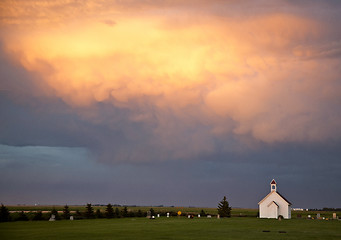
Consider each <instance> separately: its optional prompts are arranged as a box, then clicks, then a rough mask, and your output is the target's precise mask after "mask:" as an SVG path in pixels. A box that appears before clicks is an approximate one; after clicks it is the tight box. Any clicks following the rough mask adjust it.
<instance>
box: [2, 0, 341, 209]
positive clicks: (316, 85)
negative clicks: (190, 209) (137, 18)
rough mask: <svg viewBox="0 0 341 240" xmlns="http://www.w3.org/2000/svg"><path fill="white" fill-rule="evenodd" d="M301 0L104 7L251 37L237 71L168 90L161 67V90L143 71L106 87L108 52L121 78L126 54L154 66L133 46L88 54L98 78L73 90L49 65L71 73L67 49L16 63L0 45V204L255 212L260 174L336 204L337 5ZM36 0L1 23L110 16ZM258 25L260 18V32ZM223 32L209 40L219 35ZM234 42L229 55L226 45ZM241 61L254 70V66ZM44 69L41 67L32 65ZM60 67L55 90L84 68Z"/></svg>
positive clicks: (307, 203)
mask: <svg viewBox="0 0 341 240" xmlns="http://www.w3.org/2000/svg"><path fill="white" fill-rule="evenodd" d="M288 2H289V4H288ZM309 2H310V1H309ZM309 2H304V1H300V2H299V3H297V2H292V1H281V2H276V3H273V2H271V3H269V2H268V1H260V2H259V3H260V5H258V6H256V5H255V4H254V3H253V1H244V2H243V3H240V1H229V2H228V3H227V2H226V1H214V2H212V1H210V2H208V1H200V3H199V4H198V1H175V2H174V1H125V2H124V3H122V4H119V3H115V2H114V3H113V4H114V6H116V5H119V6H120V7H119V8H118V9H119V11H122V12H124V13H126V14H127V15H129V13H128V12H129V11H139V12H148V13H153V14H152V15H161V16H163V18H162V21H160V25H158V27H159V28H160V29H161V30H162V31H166V30H170V29H171V30H174V31H175V30H179V29H182V28H183V29H185V28H186V27H187V25H188V26H191V27H192V26H198V25H197V24H199V23H200V24H202V25H200V26H203V28H204V26H205V24H208V22H207V20H208V18H207V16H209V17H213V18H214V19H215V22H214V23H219V24H222V28H221V30H226V31H231V33H233V32H234V33H235V36H237V38H236V39H234V40H236V41H237V40H243V39H244V40H245V38H247V39H250V41H251V43H252V44H248V45H246V47H245V49H247V48H248V47H250V46H253V45H255V46H259V48H252V49H253V50H252V51H251V52H252V56H253V57H254V58H245V59H242V61H241V62H240V64H234V65H233V61H231V60H229V61H230V62H229V64H232V67H233V68H236V69H237V70H238V67H240V66H242V67H245V69H243V70H242V71H241V70H240V72H236V73H232V72H231V73H230V74H225V72H223V74H221V75H219V74H215V73H214V72H213V70H212V71H211V72H209V71H206V72H203V73H202V74H203V75H204V76H205V78H207V79H206V81H204V82H202V83H201V84H202V85H200V84H198V86H191V85H190V84H188V85H185V87H183V88H180V87H178V88H176V89H175V90H174V91H168V92H167V90H168V88H167V87H169V86H172V80H173V79H172V78H171V77H172V76H170V75H171V74H169V75H167V74H164V75H162V76H163V77H164V78H162V80H164V81H169V82H167V83H166V84H164V85H161V83H163V82H162V81H160V82H158V81H157V80H159V79H158V78H155V79H154V78H153V77H150V76H148V77H146V78H143V79H142V82H139V81H137V80H138V78H136V79H135V78H134V77H130V78H128V77H125V75H126V71H123V72H124V75H122V76H123V77H122V79H123V80H121V81H122V85H119V84H118V86H116V85H113V86H111V85H110V84H108V82H110V81H109V80H112V79H111V78H108V79H106V78H105V77H103V76H106V75H105V73H103V72H101V71H100V70H101V68H100V67H101V65H102V62H100V60H103V62H104V60H108V61H109V62H110V64H109V66H110V67H111V66H113V65H112V64H111V63H113V62H115V61H118V60H122V62H123V64H122V65H119V67H117V69H115V71H113V70H111V71H109V73H106V74H107V75H111V74H112V75H114V74H117V75H118V74H119V68H120V67H121V66H126V64H127V63H129V64H130V65H129V67H130V68H129V70H128V71H131V72H132V73H134V72H135V71H137V70H136V69H138V67H141V66H143V67H144V68H148V67H150V69H152V70H153V71H151V72H150V74H152V73H154V72H156V71H157V70H159V69H157V68H153V65H150V66H149V65H148V64H147V62H145V61H143V64H140V62H139V61H140V59H138V58H137V60H136V59H132V58H131V56H133V55H132V54H130V55H129V54H128V55H127V56H125V57H122V58H118V57H117V56H116V55H115V56H114V57H110V58H108V59H107V58H104V59H102V58H96V59H95V60H93V58H94V57H93V56H92V55H91V60H92V61H90V63H92V64H97V65H95V67H93V66H92V65H91V64H90V65H89V66H88V65H86V67H89V68H90V69H91V70H93V69H95V70H94V71H93V72H92V71H90V73H91V74H93V73H94V72H95V73H96V74H94V75H93V76H96V77H98V79H100V80H101V81H100V82H98V83H97V82H95V84H93V85H90V87H88V88H86V87H85V88H80V89H76V90H77V91H73V90H74V89H71V90H70V92H67V91H66V93H65V92H64V91H60V92H58V90H60V89H59V88H58V87H60V86H59V82H56V81H55V80H60V79H59V78H58V77H60V75H58V72H57V71H56V69H58V67H61V68H62V67H65V65H67V67H69V64H71V67H70V68H72V66H73V65H72V64H73V63H74V62H72V61H71V62H70V61H68V60H69V59H68V58H66V64H65V65H58V64H56V65H53V62H49V59H48V58H46V59H39V64H37V65H34V64H33V67H32V66H31V65H30V64H28V63H27V62H25V61H26V60H27V59H25V58H23V59H24V60H25V61H24V60H22V59H20V60H22V62H20V61H16V59H14V58H15V57H13V56H12V55H11V54H14V53H13V52H11V51H8V49H7V48H6V46H5V45H4V44H2V45H1V46H2V48H1V52H0V144H1V145H0V168H1V172H2V174H1V176H0V191H1V193H2V194H1V199H0V202H3V203H5V204H11V203H12V204H13V203H31V204H33V203H42V204H44V203H45V204H64V203H68V204H82V203H85V202H94V203H96V202H97V203H108V202H111V203H121V204H141V205H144V204H145V205H148V204H153V205H156V204H165V205H184V206H188V205H196V206H211V207H215V206H216V203H217V202H218V201H219V200H220V199H221V197H222V196H223V195H227V196H228V198H229V200H230V202H231V204H232V206H233V207H254V208H255V207H257V203H258V201H259V200H260V199H261V198H262V197H264V196H265V195H266V194H267V193H268V190H269V182H270V180H271V179H272V178H276V180H277V182H278V184H279V191H280V192H281V193H283V195H285V196H286V197H287V198H288V199H289V200H290V201H291V202H293V203H294V206H295V207H304V208H306V207H326V206H328V207H340V206H338V204H339V202H338V199H340V197H341V195H340V192H339V191H338V186H339V185H340V183H341V178H340V175H339V174H338V173H339V170H340V161H339V158H340V156H341V152H340V149H339V146H340V116H341V112H340V107H339V104H340V76H341V72H340V71H341V70H340V68H339V65H340V41H339V39H340V36H341V32H340V31H339V30H338V28H337V25H338V22H339V20H340V19H339V18H340V16H341V15H340V14H339V4H338V3H337V2H334V1H328V2H326V3H321V2H317V1H314V3H313V4H309ZM39 3H41V2H38V5H35V6H36V7H37V8H38V9H43V10H44V11H42V12H40V14H41V15H39V16H37V18H32V19H31V18H30V17H29V16H31V15H32V12H30V11H33V12H36V11H37V9H34V8H33V10H32V9H28V10H27V12H25V14H24V16H18V18H15V17H13V16H8V14H10V12H6V14H5V15H4V16H3V17H2V18H1V23H2V24H5V25H6V24H9V25H8V26H12V25H13V24H14V25H15V24H19V25H20V24H22V25H23V26H24V25H25V24H31V23H32V21H33V22H34V23H35V24H36V25H39V24H42V23H46V22H63V23H64V21H63V19H64V20H65V19H67V21H66V22H68V23H69V21H68V20H70V19H75V18H77V17H79V16H81V15H82V14H84V15H85V16H87V17H88V18H89V19H87V20H89V21H90V22H92V21H93V20H95V22H97V23H98V22H99V23H100V22H102V23H103V22H104V23H105V24H107V25H110V26H113V25H115V24H116V21H113V20H108V19H116V16H118V15H119V14H117V15H115V14H113V15H111V13H112V12H110V11H108V12H106V14H104V15H96V14H95V13H97V12H101V11H99V10H103V9H104V8H108V9H112V5H110V6H107V5H106V4H105V2H103V3H102V2H97V3H94V5H91V6H92V7H91V8H90V9H87V8H86V7H84V6H85V5H83V4H80V3H76V2H75V3H71V5H68V6H67V7H71V8H70V9H69V10H66V7H65V6H64V5H63V4H51V5H49V4H47V7H43V8H42V7H41V6H40V5H39ZM28 4H30V3H28ZM43 5H44V4H43ZM1 6H2V7H4V5H1ZM8 6H9V5H8ZM39 6H40V7H39ZM44 6H45V5H44ZM321 6H322V8H321ZM13 7H14V8H22V6H19V5H14V6H13ZM79 7H80V8H79ZM83 7H84V8H83ZM1 9H2V10H3V8H1ZM75 10H77V11H75ZM86 10H87V11H86ZM2 12H3V11H2ZM14 12H15V11H14ZM179 12H182V13H186V14H176V13H179ZM198 12H203V13H205V14H202V15H196V14H197V13H198ZM49 13H51V15H49ZM281 14H286V15H284V16H283V15H281ZM147 15H148V14H147ZM278 15H279V17H278ZM108 16H110V18H108ZM172 16H175V17H174V18H173V17H172ZM274 16H275V17H274ZM276 16H277V17H276ZM20 17H21V18H22V19H20ZM103 19H106V20H103ZM217 19H218V20H217ZM302 19H303V21H301V20H302ZM248 20H252V21H250V24H251V25H249V22H247V21H248ZM269 20H270V21H269ZM233 21H236V22H238V24H235V23H233ZM272 21H274V22H275V24H273V25H272V24H271V23H273V22H272ZM288 22H289V23H290V24H291V25H290V24H288ZM179 23H181V24H182V23H184V24H183V25H181V26H178V25H179ZM265 23H266V24H265ZM267 23H270V24H268V25H267ZM186 24H187V25H186ZM224 24H227V25H224ZM243 24H244V25H243ZM252 24H253V25H252ZM261 24H264V26H265V27H264V28H260V27H259V26H260V25H261ZM101 25H102V26H103V24H101ZM118 25H120V24H117V26H116V25H115V27H114V28H116V27H118ZM6 26H7V25H6ZM58 26H59V27H60V25H58ZM243 26H245V27H246V28H243ZM105 27H106V26H105ZM223 27H225V28H223ZM32 28H33V27H32ZM114 28H112V29H114ZM110 29H111V28H110ZM199 29H201V27H199ZM245 29H246V30H245ZM5 30H6V31H8V29H7V28H6V29H5V28H4V31H3V32H2V33H1V34H0V36H1V37H2V38H5V36H6V34H5ZM232 30H233V31H232ZM106 31H107V30H106ZM302 31H304V34H303V33H302ZM231 35H233V34H231ZM198 36H199V38H198V39H199V40H200V36H201V35H198ZM227 36H229V35H228V34H227V35H222V36H220V37H222V38H223V39H225V38H226V39H227V40H230V39H229V38H228V37H227ZM180 37H181V35H178V36H177V37H176V39H177V38H180ZM201 37H202V36H201ZM214 37H216V38H219V36H212V39H213V40H214V39H215V38H214ZM224 37H225V38H224ZM210 38H211V36H210ZM198 39H195V42H197V40H198ZM183 40H192V39H186V38H184V39H183ZM173 41H175V40H173V39H172V41H171V42H170V43H173ZM215 43H216V44H217V46H220V45H219V43H220V42H215ZM224 43H225V42H224ZM139 44H140V43H139ZM154 44H155V43H154ZM178 44H180V42H179V43H178ZM14 45H15V44H14ZM35 46H36V45H35ZM170 46H177V45H176V44H173V45H172V44H170ZM184 46H185V47H186V46H187V45H184ZM188 46H190V45H188ZM188 46H187V47H188ZM208 46H211V45H208ZM228 46H229V44H226V46H225V45H224V48H223V49H225V47H226V48H227V47H228ZM154 47H157V46H154V45H153V49H154ZM238 47H239V45H238V44H237V45H236V47H234V48H228V49H227V50H229V51H230V52H232V53H233V50H235V49H238ZM159 49H160V48H159ZM161 49H162V46H161ZM175 49H176V48H175ZM210 49H211V48H210ZM139 50H141V49H139ZM142 50H144V49H143V48H142ZM142 50H141V51H142ZM225 50H226V49H225ZM211 51H212V53H214V54H211V55H209V56H210V57H217V58H218V60H219V58H221V60H222V61H223V60H224V57H225V55H223V56H222V55H221V51H220V50H219V49H218V51H217V52H214V48H212V49H211ZM43 53H44V52H43ZM148 53H149V52H148ZM247 53H249V52H247ZM105 54H108V52H106V51H105ZM276 54H278V55H276ZM39 56H40V55H38V57H39ZM42 56H43V57H44V56H45V55H44V54H42ZM68 56H69V55H68ZM181 56H182V55H181ZM241 56H243V55H241ZM58 60H60V58H59V59H58ZM97 60H99V63H97V62H96V61H97ZM244 60H245V61H244ZM252 61H255V62H256V63H257V64H259V65H257V64H255V65H254V66H255V67H252ZM75 62H76V63H77V64H75V66H76V67H81V66H82V65H81V64H82V63H81V59H78V58H77V59H76V61H75ZM85 62H86V61H85ZM58 63H60V62H58ZM137 63H138V64H137ZM237 63H238V62H237ZM25 64H26V65H25ZM134 64H136V65H134ZM207 64H209V62H207ZM229 64H226V65H224V67H223V68H222V69H223V70H225V68H228V67H230V65H229ZM42 65H43V68H44V71H45V70H46V68H48V71H47V72H48V74H46V75H44V74H45V72H44V71H43V73H44V74H40V72H39V71H41V69H40V68H41V67H42ZM30 67H31V68H30ZM213 67H215V66H213ZM232 67H231V68H232ZM92 68H93V69H92ZM144 68H143V69H144ZM110 69H111V68H110ZM213 69H215V68H213ZM264 69H265V70H264ZM106 70H107V69H106ZM116 70H117V71H116ZM216 70H221V69H216ZM55 71H56V72H57V74H56V72H55ZM86 73H88V72H86ZM129 73H130V72H129ZM147 73H148V72H147ZM166 73H167V72H166ZM200 73H201V72H200ZM226 75H228V77H231V78H232V80H231V81H230V82H229V83H231V84H225V83H224V84H223V83H222V82H221V80H220V78H223V77H226ZM55 76H57V77H55ZM65 76H66V77H67V79H66V80H65V79H62V80H63V81H62V82H61V83H60V85H61V84H62V83H63V84H64V85H63V86H64V88H66V89H68V88H67V87H68V86H72V84H73V83H76V82H79V81H78V80H80V79H82V77H84V75H81V78H79V79H78V78H77V76H76V77H75V78H76V79H71V78H70V79H69V75H68V74H66V75H65ZM65 76H64V75H62V77H65ZM85 76H87V75H85ZM93 76H91V77H93ZM200 76H201V75H200ZM250 76H251V77H250ZM44 77H45V78H46V79H49V81H50V82H47V81H45V80H46V79H45V78H44ZM53 77H55V78H53ZM110 77H111V76H110ZM143 77H144V76H143ZM257 77H258V78H257ZM51 79H52V80H51ZM146 79H147V80H146ZM184 79H185V78H184ZM264 79H265V80H264ZM267 79H270V80H271V81H268V82H267V81H266V80H267ZM64 80H65V81H64ZM90 80H93V79H90ZM102 80H103V81H102ZM258 80H259V81H258ZM90 82H91V81H90ZM180 82H181V81H180ZM182 82H183V81H182ZM120 83H121V82H120ZM106 84H108V85H109V87H107V85H106ZM148 84H150V86H151V87H149V86H147V85H148ZM205 84H206V85H205ZM51 85H52V86H54V87H51ZM160 85H161V86H162V87H160ZM204 85H205V86H204ZM82 87H84V86H83V85H82ZM64 88H63V87H62V88H61V89H62V90H65V89H64ZM108 89H109V90H110V91H109V90H108ZM160 89H161V90H160ZM93 90H94V91H93ZM95 90H96V91H95ZM97 90H98V91H97ZM107 90H108V91H107ZM101 91H103V92H101ZM106 91H107V92H106ZM84 92H85V93H86V94H85V95H86V97H88V98H90V99H91V100H90V101H89V102H86V104H83V105H81V104H77V102H73V99H74V98H76V97H75V95H76V94H79V95H81V94H82V93H84ZM108 92H109V93H110V94H108ZM208 93H212V94H211V95H209V94H208ZM236 93H238V94H236ZM120 94H121V95H120ZM226 99H228V101H227V100H226ZM87 104H88V105H87Z"/></svg>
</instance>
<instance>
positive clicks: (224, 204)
mask: <svg viewBox="0 0 341 240" xmlns="http://www.w3.org/2000/svg"><path fill="white" fill-rule="evenodd" d="M218 214H219V215H220V217H231V208H230V207H229V202H228V201H227V200H226V196H224V198H223V200H222V201H220V202H219V205H218Z"/></svg>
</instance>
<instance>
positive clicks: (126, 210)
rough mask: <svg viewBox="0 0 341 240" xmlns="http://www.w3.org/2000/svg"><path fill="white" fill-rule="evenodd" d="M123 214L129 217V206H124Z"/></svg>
mask: <svg viewBox="0 0 341 240" xmlns="http://www.w3.org/2000/svg"><path fill="white" fill-rule="evenodd" d="M122 216H123V217H128V208H127V207H124V208H123V209H122Z"/></svg>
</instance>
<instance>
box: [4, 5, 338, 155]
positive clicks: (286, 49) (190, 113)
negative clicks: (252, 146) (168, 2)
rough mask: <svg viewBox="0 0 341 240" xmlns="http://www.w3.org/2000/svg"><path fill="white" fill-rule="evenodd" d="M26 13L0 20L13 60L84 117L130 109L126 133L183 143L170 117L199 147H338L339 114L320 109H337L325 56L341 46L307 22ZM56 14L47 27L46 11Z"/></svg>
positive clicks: (332, 65) (286, 16)
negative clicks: (329, 142) (144, 130)
mask: <svg viewBox="0 0 341 240" xmlns="http://www.w3.org/2000/svg"><path fill="white" fill-rule="evenodd" d="M25 4H28V3H27V2H26V3H25ZM25 4H21V3H18V4H15V2H6V3H3V4H2V5H3V6H2V11H4V12H5V11H6V12H7V11H8V12H10V13H9V14H8V16H6V17H4V18H3V19H2V25H3V27H5V28H6V31H4V34H2V39H3V42H4V48H5V50H6V52H7V53H8V55H9V57H11V58H13V59H14V61H16V62H17V63H18V64H21V65H22V66H23V67H25V68H26V69H27V70H28V71H31V72H33V73H35V74H36V76H37V78H38V80H37V81H41V82H43V83H44V84H43V85H41V86H44V87H46V86H48V87H49V88H50V89H51V91H49V92H50V94H54V95H55V96H56V97H58V98H61V99H63V101H65V102H66V103H67V104H69V105H71V106H72V107H74V108H79V109H80V112H81V109H83V108H90V109H91V108H95V106H94V104H96V103H97V102H105V103H109V104H112V105H113V106H115V107H118V108H127V109H129V110H130V111H131V114H130V116H129V121H141V122H146V123H148V122H150V121H154V122H155V123H154V124H156V126H157V127H156V128H154V129H152V130H153V132H154V134H155V137H156V138H162V135H163V134H166V135H167V133H164V132H167V131H172V132H173V131H175V132H176V131H177V126H172V123H167V124H166V125H163V118H164V117H163V116H159V115H163V114H171V115H175V117H176V118H177V119H179V121H181V122H183V124H185V125H192V124H205V125H208V128H209V129H208V131H207V132H206V133H205V136H200V137H203V138H206V137H211V136H217V137H219V136H220V135H229V134H234V135H248V136H250V137H252V138H255V139H257V140H261V141H264V142H274V141H275V142H276V141H280V142H281V141H319V140H325V139H330V138H331V139H333V138H337V137H339V136H340V133H341V132H340V129H341V126H340V125H341V121H340V114H339V112H338V113H335V112H334V111H331V110H330V109H327V108H325V107H324V106H325V105H328V104H329V103H330V102H335V101H336V102H337V101H340V100H341V94H340V92H341V88H340V84H339V76H340V75H339V73H335V71H337V70H336V68H337V67H338V66H339V63H340V62H339V59H333V58H331V57H329V56H328V54H327V55H326V52H327V53H328V52H333V51H335V50H337V51H340V50H339V49H340V47H341V43H340V42H332V43H328V44H330V45H328V44H327V45H326V43H325V42H324V40H325V38H326V35H327V37H328V35H332V33H333V29H328V27H327V28H326V26H324V25H323V23H321V22H318V21H316V20H315V19H313V18H312V17H311V16H299V15H297V14H291V13H256V14H254V15H251V16H246V17H244V18H243V17H241V16H228V15H227V16H216V15H214V13H213V12H212V13H210V12H209V11H208V13H206V14H204V15H203V16H198V15H197V12H196V11H194V10H192V11H188V12H185V10H182V9H181V8H180V9H179V10H177V11H175V10H174V11H162V7H160V6H154V7H153V8H152V7H149V8H147V9H145V10H144V9H140V8H137V9H130V11H129V14H121V13H120V10H118V11H117V12H116V11H115V10H113V9H115V7H116V6H115V5H114V6H113V9H110V8H109V9H108V10H105V9H101V10H102V11H104V12H101V14H98V15H96V14H95V10H96V9H97V8H98V6H97V8H96V6H93V5H92V4H90V3H89V4H88V5H86V4H85V7H84V6H83V9H81V10H79V11H78V9H77V8H75V9H73V11H72V15H73V16H71V17H68V18H66V19H65V20H64V18H63V17H64V16H67V15H68V13H69V11H70V10H69V5H70V4H71V2H70V1H67V3H65V4H59V5H58V4H53V3H52V4H49V3H45V2H40V1H37V2H36V7H35V8H34V9H29V10H27V8H26V5H25ZM102 4H103V6H102V7H103V8H104V6H105V4H106V3H105V2H103V3H102ZM216 4H218V5H219V4H220V3H219V2H217V3H216ZM117 5H118V4H117ZM193 6H194V7H195V4H193ZM52 7H55V9H54V12H53V13H54V16H52V18H51V19H49V18H48V16H45V15H44V11H46V15H47V14H48V11H47V10H50V11H51V8H52ZM205 7H207V5H205V6H201V5H199V6H198V10H200V8H205ZM10 9H12V10H13V12H11V11H9V10H10ZM84 12H85V14H84ZM88 12H89V13H88ZM87 13H88V14H87ZM27 14H30V15H29V17H28V16H27ZM80 22H82V24H80ZM38 91H39V89H38ZM45 91H46V90H45ZM80 114H81V113H80ZM85 117H86V116H85ZM93 117H94V118H96V120H97V117H98V118H101V117H100V116H93ZM165 117H166V118H167V117H168V116H165ZM101 121H104V124H110V121H108V122H107V120H106V119H102V120H101ZM112 127H114V126H112ZM158 128H162V130H160V129H158ZM173 128H175V129H173ZM335 130H336V131H335ZM196 131H197V130H195V129H194V130H193V133H192V134H194V135H195V134H197V133H196ZM180 132H182V130H181V131H180ZM174 134H175V133H172V135H174ZM207 135H211V136H207ZM166 137H169V136H168V135H167V136H166ZM171 137H174V138H177V137H179V136H178V135H177V134H175V136H171ZM188 141H192V140H188ZM188 144H190V143H188ZM175 151H176V150H175Z"/></svg>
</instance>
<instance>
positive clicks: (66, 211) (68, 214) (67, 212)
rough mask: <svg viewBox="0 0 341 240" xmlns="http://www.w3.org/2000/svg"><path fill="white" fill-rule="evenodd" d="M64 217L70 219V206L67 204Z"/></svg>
mask: <svg viewBox="0 0 341 240" xmlns="http://www.w3.org/2000/svg"><path fill="white" fill-rule="evenodd" d="M63 218H64V219H70V210H69V206H68V205H65V206H64V209H63Z"/></svg>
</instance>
